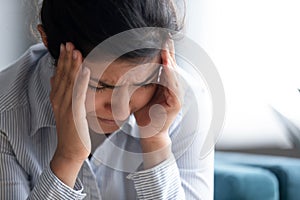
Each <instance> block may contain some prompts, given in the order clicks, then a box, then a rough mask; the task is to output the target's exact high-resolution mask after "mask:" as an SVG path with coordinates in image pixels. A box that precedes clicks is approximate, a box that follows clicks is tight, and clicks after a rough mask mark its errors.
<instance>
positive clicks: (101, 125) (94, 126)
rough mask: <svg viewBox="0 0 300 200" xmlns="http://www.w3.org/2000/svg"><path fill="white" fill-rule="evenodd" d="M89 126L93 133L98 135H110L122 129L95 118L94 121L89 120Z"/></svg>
mask: <svg viewBox="0 0 300 200" xmlns="http://www.w3.org/2000/svg"><path fill="white" fill-rule="evenodd" d="M88 125H89V128H90V129H91V130H92V131H93V132H95V133H98V134H109V133H113V132H115V131H117V130H119V129H120V127H119V126H118V125H117V124H112V123H105V122H102V121H101V120H95V118H94V119H92V120H88ZM120 126H121V124H120Z"/></svg>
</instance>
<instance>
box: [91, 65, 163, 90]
mask: <svg viewBox="0 0 300 200" xmlns="http://www.w3.org/2000/svg"><path fill="white" fill-rule="evenodd" d="M157 72H158V76H159V75H160V73H161V65H160V66H159V67H158V68H157V69H156V70H154V71H153V72H152V74H151V75H150V76H149V77H148V78H146V80H144V81H143V82H140V83H134V84H133V85H134V86H142V85H145V84H147V82H148V81H150V80H151V79H152V78H153V77H154V76H155V75H156V73H157ZM90 80H92V81H94V82H98V85H101V86H103V87H106V88H109V89H114V88H119V87H121V85H119V86H116V85H110V84H107V83H105V82H103V81H101V80H97V79H96V78H93V77H90Z"/></svg>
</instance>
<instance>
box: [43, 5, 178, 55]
mask: <svg viewBox="0 0 300 200" xmlns="http://www.w3.org/2000/svg"><path fill="white" fill-rule="evenodd" d="M182 1H183V0H182ZM183 16H184V15H183ZM183 21H184V17H182V19H181V20H180V19H179V15H178V13H177V8H176V6H175V3H174V1H173V0H44V1H43V4H42V9H41V23H42V26H43V28H44V31H45V33H46V35H47V40H48V50H49V52H50V54H51V55H52V56H53V58H54V59H55V60H57V59H58V57H59V46H60V44H61V43H66V42H72V43H73V44H74V45H75V47H76V48H77V49H78V50H80V51H81V53H82V54H83V56H84V57H86V56H87V55H88V54H89V52H90V51H91V50H92V49H93V48H95V47H96V46H97V45H98V44H100V43H101V42H102V41H104V40H105V39H107V38H109V37H111V36H113V35H115V34H118V33H120V32H123V31H126V30H130V29H133V28H142V27H160V28H166V29H169V30H172V31H174V32H177V31H180V30H181V29H182V28H183ZM158 52H159V50H157V49H139V50H136V51H133V52H130V53H127V54H126V55H124V57H126V58H134V57H146V56H153V55H155V54H157V53H158Z"/></svg>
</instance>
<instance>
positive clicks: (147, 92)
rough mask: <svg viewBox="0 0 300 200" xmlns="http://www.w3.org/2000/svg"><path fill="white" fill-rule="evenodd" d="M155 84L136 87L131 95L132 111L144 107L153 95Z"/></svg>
mask: <svg viewBox="0 0 300 200" xmlns="http://www.w3.org/2000/svg"><path fill="white" fill-rule="evenodd" d="M155 91H156V86H152V87H148V88H139V89H137V90H136V91H135V92H134V93H133V95H132V97H131V107H132V111H133V112H135V111H137V110H139V109H141V108H142V107H144V106H145V105H146V104H147V103H148V102H149V101H150V100H151V99H152V97H153V95H154V93H155Z"/></svg>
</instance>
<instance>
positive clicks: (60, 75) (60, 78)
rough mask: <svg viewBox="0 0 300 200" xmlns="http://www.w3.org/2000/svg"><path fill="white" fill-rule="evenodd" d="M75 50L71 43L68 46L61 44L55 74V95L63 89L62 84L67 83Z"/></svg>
mask: <svg viewBox="0 0 300 200" xmlns="http://www.w3.org/2000/svg"><path fill="white" fill-rule="evenodd" d="M73 49H74V45H73V44H72V43H70V42H67V44H66V46H64V45H63V44H61V52H60V56H59V59H58V64H57V69H56V72H55V80H54V93H57V90H58V89H59V88H61V86H62V83H63V84H64V83H65V81H67V76H68V73H69V71H70V68H71V63H72V53H73Z"/></svg>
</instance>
